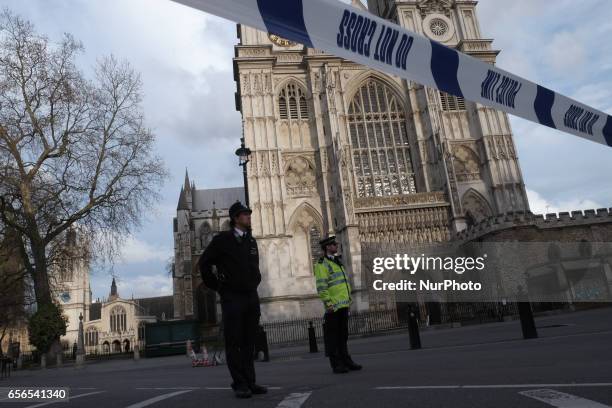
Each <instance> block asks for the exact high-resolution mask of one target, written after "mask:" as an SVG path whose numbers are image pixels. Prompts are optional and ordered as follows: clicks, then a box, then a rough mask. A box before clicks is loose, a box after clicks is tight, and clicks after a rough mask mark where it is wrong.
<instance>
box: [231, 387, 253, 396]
mask: <svg viewBox="0 0 612 408" xmlns="http://www.w3.org/2000/svg"><path fill="white" fill-rule="evenodd" d="M232 388H233V389H234V395H235V396H236V398H251V396H252V395H253V393H252V392H251V390H250V389H249V387H247V386H246V385H240V386H238V387H234V386H233V385H232Z"/></svg>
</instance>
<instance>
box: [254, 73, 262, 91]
mask: <svg viewBox="0 0 612 408" xmlns="http://www.w3.org/2000/svg"><path fill="white" fill-rule="evenodd" d="M262 89H263V88H262V85H261V74H255V81H254V84H253V92H255V94H256V95H260V94H261V91H262Z"/></svg>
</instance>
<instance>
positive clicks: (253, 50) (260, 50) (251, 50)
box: [238, 48, 268, 57]
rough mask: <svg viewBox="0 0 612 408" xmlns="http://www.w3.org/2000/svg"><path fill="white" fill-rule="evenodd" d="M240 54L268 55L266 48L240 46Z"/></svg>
mask: <svg viewBox="0 0 612 408" xmlns="http://www.w3.org/2000/svg"><path fill="white" fill-rule="evenodd" d="M238 55H239V56H241V57H264V56H266V55H268V50H267V49H265V48H240V50H239V51H238Z"/></svg>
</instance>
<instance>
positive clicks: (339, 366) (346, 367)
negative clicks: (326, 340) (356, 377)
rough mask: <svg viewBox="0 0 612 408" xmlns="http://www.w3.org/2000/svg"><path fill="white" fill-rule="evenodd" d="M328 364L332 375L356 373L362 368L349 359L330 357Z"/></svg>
mask: <svg viewBox="0 0 612 408" xmlns="http://www.w3.org/2000/svg"><path fill="white" fill-rule="evenodd" d="M329 362H330V364H331V367H332V371H333V372H334V374H344V373H348V372H349V371H357V370H361V369H362V368H363V367H362V366H361V365H359V364H357V363H355V362H354V361H353V360H352V359H351V358H350V357H346V358H342V359H340V358H333V357H332V358H330V359H329Z"/></svg>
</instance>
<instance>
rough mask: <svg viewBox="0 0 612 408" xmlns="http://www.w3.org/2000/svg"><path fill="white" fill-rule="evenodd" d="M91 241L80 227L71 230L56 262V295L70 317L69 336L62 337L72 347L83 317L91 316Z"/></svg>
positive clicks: (85, 318)
mask: <svg viewBox="0 0 612 408" xmlns="http://www.w3.org/2000/svg"><path fill="white" fill-rule="evenodd" d="M89 250H90V248H89V242H88V240H87V237H86V236H85V234H83V233H79V230H78V229H70V230H68V231H67V233H66V237H65V243H64V245H63V246H62V248H61V256H60V257H59V260H58V262H57V263H56V264H55V265H53V268H54V270H53V273H51V276H53V277H54V278H55V279H54V281H53V282H52V285H51V286H52V290H53V294H54V296H55V298H56V299H57V300H58V302H59V304H60V305H61V306H62V311H63V314H64V315H65V316H66V317H67V318H68V326H67V327H66V336H64V337H62V340H64V341H67V342H68V345H69V346H72V344H73V343H74V342H75V341H76V340H77V338H78V330H79V316H80V315H83V319H84V320H85V321H87V320H88V319H89V307H90V305H91V287H90V283H89V258H90V257H89Z"/></svg>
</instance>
